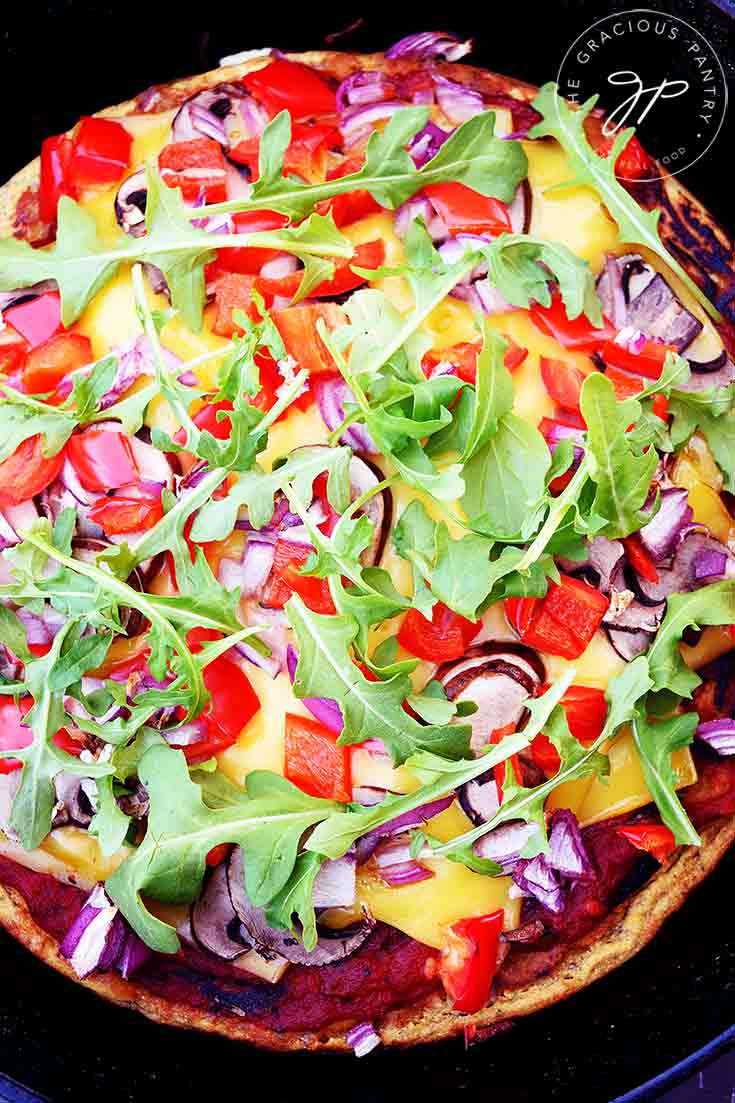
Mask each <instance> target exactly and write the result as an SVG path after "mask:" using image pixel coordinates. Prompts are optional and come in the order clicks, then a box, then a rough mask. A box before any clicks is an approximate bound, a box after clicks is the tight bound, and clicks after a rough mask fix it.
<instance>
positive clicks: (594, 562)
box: [557, 536, 625, 594]
mask: <svg viewBox="0 0 735 1103" xmlns="http://www.w3.org/2000/svg"><path fill="white" fill-rule="evenodd" d="M624 554H625V552H624V549H623V545H622V544H621V543H620V541H619V540H608V539H607V537H605V536H595V537H594V539H592V540H590V542H589V548H588V552H587V558H586V559H583V560H574V559H558V560H557V562H558V564H559V566H560V567H561V568H562V570H564V571H565V572H566V573H567V574H570V575H574V576H575V577H579V578H583V579H584V580H585V581H586V582H590V583H591V584H592V585H593V586H595V587H596V588H597V589H598V590H600V591H601V592H602V593H603V594H607V593H609V592H610V586H611V579H612V576H613V572H614V571H615V569H616V567H618V566H619V564H620V563H621V561H622V559H623V555H624Z"/></svg>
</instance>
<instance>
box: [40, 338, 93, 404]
mask: <svg viewBox="0 0 735 1103" xmlns="http://www.w3.org/2000/svg"><path fill="white" fill-rule="evenodd" d="M93 359H94V356H93V353H92V342H91V341H90V339H89V337H85V336H83V334H81V333H57V334H56V335H55V336H54V337H49V339H48V341H44V343H43V344H42V345H36V347H35V348H34V349H33V350H32V351H31V352H30V353H29V355H28V357H27V358H26V362H25V365H24V367H23V383H24V385H25V388H26V390H27V391H28V393H29V394H44V393H46V392H47V391H53V390H54V389H55V388H56V387H57V386H58V385H59V383H60V382H61V380H62V379H63V378H64V376H65V375H68V374H69V372H72V371H75V370H76V369H77V368H82V367H84V365H85V364H91V363H92V360H93Z"/></svg>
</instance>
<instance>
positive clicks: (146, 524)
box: [89, 494, 163, 536]
mask: <svg viewBox="0 0 735 1103" xmlns="http://www.w3.org/2000/svg"><path fill="white" fill-rule="evenodd" d="M162 517H163V505H162V504H161V497H160V495H159V496H158V497H157V498H156V497H154V496H153V495H150V494H149V495H141V496H140V497H134V496H132V495H126V494H116V495H115V496H114V497H113V498H102V499H101V500H100V501H99V502H97V503H96V504H95V505H93V506H92V507H91V509H90V510H89V518H90V520H91V521H94V523H95V524H96V525H99V526H100V527H101V528H102V529H103V530H104V532H105V534H106V535H107V536H123V535H124V534H125V533H128V532H145V531H146V530H147V529H151V528H153V526H154V525H155V524H157V523H158V521H160V520H161V518H162Z"/></svg>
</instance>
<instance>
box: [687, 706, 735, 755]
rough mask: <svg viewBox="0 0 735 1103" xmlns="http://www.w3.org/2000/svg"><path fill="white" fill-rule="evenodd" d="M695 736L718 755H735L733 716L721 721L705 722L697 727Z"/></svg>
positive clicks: (734, 723)
mask: <svg viewBox="0 0 735 1103" xmlns="http://www.w3.org/2000/svg"><path fill="white" fill-rule="evenodd" d="M694 734H695V735H696V737H697V739H701V740H702V742H703V743H706V744H707V745H708V746H709V747H711V748H712V750H713V751H716V752H717V754H721V755H731V754H735V719H733V717H731V716H726V717H723V718H722V719H720V720H705V721H704V722H703V723H701V724H699V725H698V726H697V730H696V731H695V733H694Z"/></svg>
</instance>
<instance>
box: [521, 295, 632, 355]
mask: <svg viewBox="0 0 735 1103" xmlns="http://www.w3.org/2000/svg"><path fill="white" fill-rule="evenodd" d="M530 312H531V320H532V321H533V323H534V325H535V326H537V327H538V329H540V330H541V332H542V333H546V334H548V336H549V337H554V338H555V339H556V340H557V341H558V342H559V344H560V345H563V346H564V348H565V349H576V350H577V351H578V352H595V351H596V350H597V349H599V348H600V346H601V345H603V344H604V343H605V341H610V340H612V338H613V337H614V336H615V332H616V331H615V328H614V327H613V326H612V325H611V324H610V323H609V322H605V324H604V325H603V326H602V328H601V329H595V327H594V326H593V325H592V323H591V322H590V320H589V319H588V318H587V317H586V316H585V315H584V314H580V315H579V316H578V317H577V318H575V319H574V320H573V321H570V319H569V318H568V317H567V310H566V307H565V306H564V302H563V300H562V297H561V295H560V294H559V293H558V292H557V291H555V292H554V294H553V296H552V299H551V305H550V306H541V305H540V304H539V303H532V304H531V307H530Z"/></svg>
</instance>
